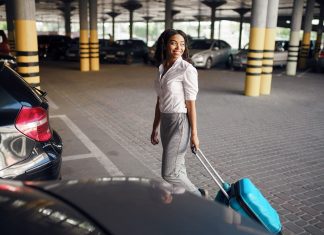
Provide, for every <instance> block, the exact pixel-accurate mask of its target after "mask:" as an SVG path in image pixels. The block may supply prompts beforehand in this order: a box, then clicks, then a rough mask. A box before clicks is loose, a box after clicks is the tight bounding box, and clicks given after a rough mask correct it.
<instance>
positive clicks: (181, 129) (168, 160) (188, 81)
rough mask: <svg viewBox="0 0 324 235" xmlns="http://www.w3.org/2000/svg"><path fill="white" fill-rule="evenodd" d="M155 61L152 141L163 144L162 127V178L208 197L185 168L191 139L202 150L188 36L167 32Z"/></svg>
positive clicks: (179, 32) (160, 39) (160, 41)
mask: <svg viewBox="0 0 324 235" xmlns="http://www.w3.org/2000/svg"><path fill="white" fill-rule="evenodd" d="M155 59H156V61H157V62H158V64H160V66H159V72H158V76H157V78H156V80H155V89H156V92H157V101H156V106H155V117H154V122H153V130H152V134H151V142H152V144H153V145H156V144H158V143H159V138H158V127H159V125H160V124H161V126H160V132H161V141H162V147H163V155H162V177H163V179H165V180H166V181H167V182H169V183H171V184H174V185H177V186H179V185H181V186H183V187H185V188H186V189H187V190H188V191H190V192H193V193H195V194H197V195H202V196H207V195H206V194H207V192H206V190H203V189H198V188H197V187H196V186H195V185H194V184H193V183H192V182H191V181H190V180H189V179H188V177H187V172H186V167H185V154H186V151H187V149H188V145H189V140H190V143H191V147H193V148H195V149H198V148H199V139H198V133H197V115H196V104H195V100H196V96H197V93H198V73H197V70H196V69H195V68H194V67H193V66H192V65H191V64H190V63H189V62H188V60H189V51H188V39H187V35H186V34H185V33H184V32H182V31H181V30H174V29H167V30H165V31H164V32H163V33H162V34H161V35H160V37H159V39H158V42H157V48H156V52H155Z"/></svg>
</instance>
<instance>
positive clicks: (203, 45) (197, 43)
mask: <svg viewBox="0 0 324 235" xmlns="http://www.w3.org/2000/svg"><path fill="white" fill-rule="evenodd" d="M211 45H212V41H211V40H193V41H192V42H191V44H190V48H191V49H196V50H207V49H209V48H210V47H211Z"/></svg>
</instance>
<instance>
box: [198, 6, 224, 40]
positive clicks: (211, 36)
mask: <svg viewBox="0 0 324 235" xmlns="http://www.w3.org/2000/svg"><path fill="white" fill-rule="evenodd" d="M202 3H203V4H205V5H206V6H209V7H210V9H211V16H210V21H211V24H210V38H211V39H214V30H215V29H214V27H215V19H216V16H215V14H216V8H217V7H219V6H221V5H223V4H225V3H226V1H224V0H218V1H214V0H204V1H202Z"/></svg>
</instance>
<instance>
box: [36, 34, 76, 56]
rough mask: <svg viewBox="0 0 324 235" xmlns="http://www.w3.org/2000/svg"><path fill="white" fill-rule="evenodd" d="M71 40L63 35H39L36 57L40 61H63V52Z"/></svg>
mask: <svg viewBox="0 0 324 235" xmlns="http://www.w3.org/2000/svg"><path fill="white" fill-rule="evenodd" d="M71 40H72V39H71V38H70V37H68V36H63V35H39V36H38V37H37V41H38V55H39V58H40V59H46V58H48V59H53V60H58V59H59V60H63V59H65V52H66V50H67V48H68V47H69V44H70V43H71Z"/></svg>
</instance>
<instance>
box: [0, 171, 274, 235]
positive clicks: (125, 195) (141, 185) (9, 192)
mask: <svg viewBox="0 0 324 235" xmlns="http://www.w3.org/2000/svg"><path fill="white" fill-rule="evenodd" d="M0 199H1V200H0V216H1V220H0V228H1V230H0V231H1V234H13V235H15V234H33V235H44V234H47V235H61V234H69V235H74V234H78V235H83V234H89V235H96V234H101V235H103V234H116V235H118V234H141V235H146V234H148V235H152V234H154V235H159V234H168V235H184V234H186V235H187V234H204V235H208V234H242V235H243V234H259V235H261V234H268V233H267V232H266V231H265V230H264V229H263V227H261V225H259V224H256V223H255V222H254V221H252V220H250V219H248V218H243V217H241V216H240V215H239V214H237V213H236V212H234V211H233V210H232V209H230V208H227V207H225V206H223V205H221V204H218V203H215V202H212V201H209V200H206V199H204V198H201V197H198V196H196V195H194V194H192V193H189V192H186V191H185V190H184V189H183V188H175V187H172V186H171V185H169V184H165V183H162V182H158V181H152V180H148V179H143V178H136V177H117V178H98V179H94V180H82V181H78V180H70V181H58V182H55V181H54V182H53V181H52V182H46V183H35V182H25V183H23V182H20V181H0Z"/></svg>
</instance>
